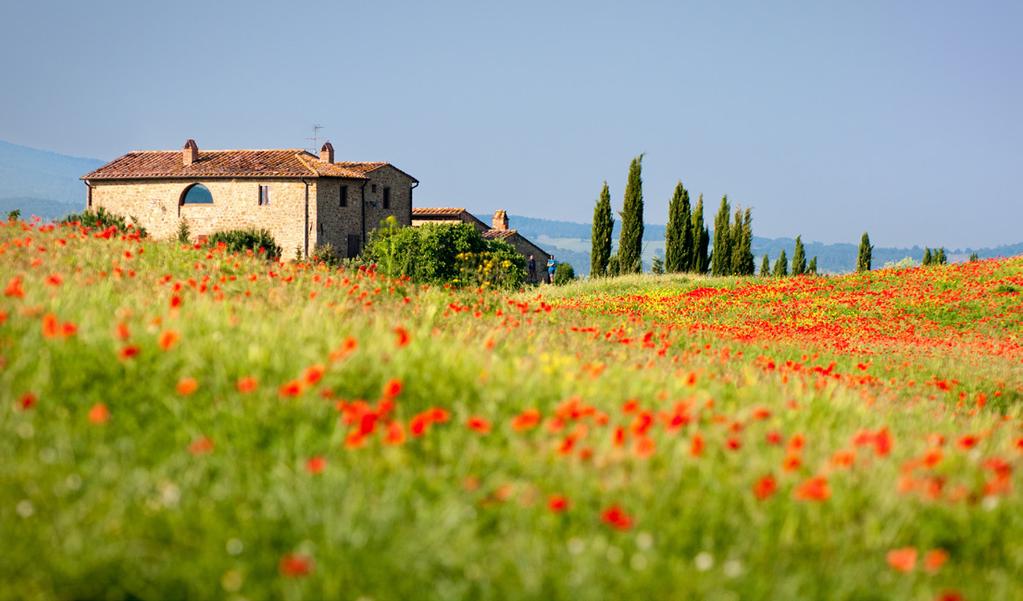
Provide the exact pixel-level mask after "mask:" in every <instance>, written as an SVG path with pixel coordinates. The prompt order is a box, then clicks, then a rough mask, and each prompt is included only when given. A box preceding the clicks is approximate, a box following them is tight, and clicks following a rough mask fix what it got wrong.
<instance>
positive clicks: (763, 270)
mask: <svg viewBox="0 0 1023 601" xmlns="http://www.w3.org/2000/svg"><path fill="white" fill-rule="evenodd" d="M769 275H771V259H769V258H768V257H767V254H764V260H763V261H761V262H760V277H762V278H766V277H767V276H769Z"/></svg>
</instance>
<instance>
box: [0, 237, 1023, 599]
mask: <svg viewBox="0 0 1023 601" xmlns="http://www.w3.org/2000/svg"><path fill="white" fill-rule="evenodd" d="M0 266H2V269H0V273H2V274H3V275H2V280H0V286H3V287H4V294H3V296H0V398H2V400H3V405H2V407H0V544H2V553H0V581H2V582H3V586H0V598H5V599H51V598H55V599H183V598H195V599H220V598H226V599H239V600H240V599H250V600H258V599H278V598H280V599H366V600H369V599H373V600H386V599H420V600H426V599H479V598H482V599H572V600H589V599H687V598H693V599H697V598H698V599H715V600H737V599H899V600H928V601H931V600H936V599H940V600H944V601H951V600H953V599H967V600H990V599H1023V586H1021V582H1020V575H1021V574H1023V544H1020V541H1021V540H1023V503H1021V498H1020V493H1019V487H1020V476H1019V472H1020V470H1019V466H1020V462H1021V461H1023V428H1021V426H1023V421H1021V418H1023V412H1021V409H1020V403H1021V401H1023V297H1021V294H1020V291H1021V290H1023V259H1018V258H1017V259H1008V260H988V261H981V262H976V263H969V264H961V265H952V266H947V267H942V268H927V269H914V270H908V271H902V272H895V271H888V270H886V271H880V272H872V273H869V274H857V275H850V276H845V277H836V278H791V279H780V280H774V279H771V280H758V279H753V278H745V279H743V278H720V279H710V278H700V277H696V278H693V277H660V278H655V277H651V276H643V277H629V278H621V279H617V280H613V281H599V282H583V283H578V284H573V285H570V286H566V287H563V288H557V289H554V288H549V287H544V288H540V289H531V290H527V291H522V292H517V293H512V294H505V293H500V292H492V291H455V290H448V289H445V288H443V287H417V286H414V285H411V284H409V283H407V282H395V281H385V280H383V279H382V278H379V277H377V276H376V275H375V274H374V273H372V272H371V271H363V272H342V271H330V270H328V269H327V268H326V267H323V266H310V265H301V264H286V265H280V264H268V263H266V262H264V261H262V260H260V259H259V258H256V257H240V256H229V255H225V254H224V253H222V252H220V251H216V250H214V251H210V250H209V249H201V248H188V247H184V248H183V247H181V246H180V245H176V244H174V243H167V242H164V243H159V242H152V241H144V240H143V241H139V240H136V239H132V238H131V237H130V236H129V237H125V236H120V235H117V234H112V233H111V232H83V231H78V230H76V229H73V228H60V229H53V228H51V227H39V226H33V225H29V224H24V223H13V224H9V223H5V224H3V226H2V227H0Z"/></svg>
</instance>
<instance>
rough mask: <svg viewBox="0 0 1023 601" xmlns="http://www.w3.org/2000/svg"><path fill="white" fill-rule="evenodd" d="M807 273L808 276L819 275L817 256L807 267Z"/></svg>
mask: <svg viewBox="0 0 1023 601" xmlns="http://www.w3.org/2000/svg"><path fill="white" fill-rule="evenodd" d="M806 273H807V274H808V275H817V255H814V257H813V258H812V259H810V264H809V265H807V266H806Z"/></svg>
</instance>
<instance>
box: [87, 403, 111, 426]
mask: <svg viewBox="0 0 1023 601" xmlns="http://www.w3.org/2000/svg"><path fill="white" fill-rule="evenodd" d="M108 419H110V410H109V409H107V406H106V405H104V404H103V403H96V404H95V405H93V406H92V408H91V409H89V421H90V422H92V423H94V424H97V425H99V424H105V423H107V420H108Z"/></svg>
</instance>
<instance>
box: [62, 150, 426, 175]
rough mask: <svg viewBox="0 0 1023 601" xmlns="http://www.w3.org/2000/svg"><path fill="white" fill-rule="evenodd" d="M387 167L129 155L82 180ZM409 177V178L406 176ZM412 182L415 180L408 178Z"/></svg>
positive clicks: (244, 156) (231, 154) (210, 154)
mask: <svg viewBox="0 0 1023 601" xmlns="http://www.w3.org/2000/svg"><path fill="white" fill-rule="evenodd" d="M388 164H389V163H355V162H343V163H324V162H322V161H320V160H319V158H318V157H316V156H313V155H312V154H309V153H308V152H306V151H304V150H300V149H295V148H289V149H282V150H203V151H200V152H199V159H198V160H197V161H195V162H194V163H192V164H191V165H184V164H183V163H182V160H181V151H180V150H144V151H136V152H129V153H128V154H126V155H124V156H122V157H120V158H118V159H114V160H113V161H111V162H109V163H107V164H106V165H103V166H102V167H100V168H99V169H97V170H95V171H93V172H91V173H89V174H87V175H83V176H82V179H89V180H99V179H163V178H177V179H181V178H200V177H262V178H278V177H287V178H296V177H347V178H352V179H367V177H366V174H368V173H369V172H371V171H373V170H375V169H379V168H381V167H383V166H385V165H388ZM409 177H412V176H409ZM412 179H413V180H414V179H415V178H412Z"/></svg>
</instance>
